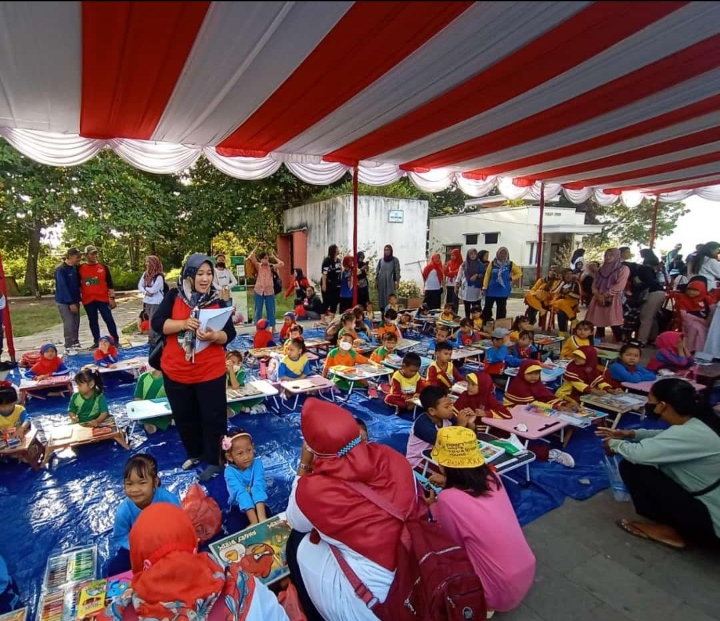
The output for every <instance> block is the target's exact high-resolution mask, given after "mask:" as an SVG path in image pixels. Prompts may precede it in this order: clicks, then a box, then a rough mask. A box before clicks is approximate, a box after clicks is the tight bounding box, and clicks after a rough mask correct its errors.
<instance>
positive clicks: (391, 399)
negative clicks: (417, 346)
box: [385, 352, 425, 410]
mask: <svg viewBox="0 0 720 621" xmlns="http://www.w3.org/2000/svg"><path fill="white" fill-rule="evenodd" d="M420 364H421V360H420V356H419V355H418V354H416V353H414V352H408V353H407V354H405V357H404V358H403V361H402V368H401V369H400V370H399V371H395V373H393V376H392V380H391V381H390V394H389V395H388V396H387V397H385V403H387V404H388V405H389V406H392V407H396V408H398V409H399V410H412V409H413V408H414V407H415V405H414V404H413V399H415V398H416V397H417V396H418V393H419V392H420V391H421V390H422V389H423V388H424V387H425V382H424V381H423V380H422V378H421V377H420V373H419V371H420Z"/></svg>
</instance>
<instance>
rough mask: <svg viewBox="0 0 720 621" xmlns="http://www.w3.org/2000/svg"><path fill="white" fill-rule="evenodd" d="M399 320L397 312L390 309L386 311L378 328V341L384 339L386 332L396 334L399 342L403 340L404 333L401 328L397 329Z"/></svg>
mask: <svg viewBox="0 0 720 621" xmlns="http://www.w3.org/2000/svg"><path fill="white" fill-rule="evenodd" d="M397 318H398V313H397V311H396V310H394V309H392V308H389V309H387V310H386V311H385V314H384V315H383V321H382V323H381V324H380V325H379V326H378V331H377V337H378V339H382V336H383V334H385V333H386V332H394V333H395V334H396V335H397V337H398V341H399V340H401V339H402V337H403V335H402V332H401V331H400V328H398V327H397Z"/></svg>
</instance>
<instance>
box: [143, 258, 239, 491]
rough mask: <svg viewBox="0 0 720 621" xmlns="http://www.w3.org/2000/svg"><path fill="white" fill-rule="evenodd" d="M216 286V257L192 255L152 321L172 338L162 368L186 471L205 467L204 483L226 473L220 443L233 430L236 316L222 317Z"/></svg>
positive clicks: (165, 350) (158, 328)
mask: <svg viewBox="0 0 720 621" xmlns="http://www.w3.org/2000/svg"><path fill="white" fill-rule="evenodd" d="M212 283H213V266H212V262H211V260H210V257H207V256H205V255H203V254H193V255H190V257H189V258H188V260H187V262H186V263H185V265H184V266H183V268H182V272H181V273H180V278H179V280H178V286H177V289H171V290H170V292H169V293H168V294H167V295H166V296H165V298H164V299H163V301H162V304H160V308H158V310H157V312H156V313H155V316H154V317H153V319H152V327H153V330H155V331H156V332H158V333H160V334H164V335H165V336H166V343H165V347H164V349H163V352H162V358H161V361H160V368H161V370H162V373H163V379H164V383H165V392H166V394H167V398H168V401H169V402H170V408H171V409H172V413H173V418H174V419H175V424H176V425H177V429H178V433H179V434H180V439H181V440H182V443H183V446H184V447H185V451H186V452H187V456H188V458H187V459H186V460H185V462H184V463H183V465H182V467H183V470H189V469H190V468H193V467H194V466H196V465H197V464H199V463H200V461H203V462H205V464H206V467H205V470H203V471H202V473H201V474H200V477H199V479H200V481H202V482H205V481H209V480H210V479H211V478H212V477H214V476H215V475H217V474H219V473H220V471H221V468H220V441H221V440H222V437H223V435H225V433H226V431H227V399H226V396H225V351H224V347H225V345H226V344H227V343H229V342H230V341H232V340H233V339H234V338H235V328H234V327H233V323H232V317H231V315H230V313H227V317H226V318H225V317H224V313H222V312H221V311H220V312H218V311H219V309H224V307H225V303H224V302H223V301H222V300H220V298H219V297H218V292H217V290H216V289H215V287H213V284H212ZM213 310H214V311H215V312H212V311H213ZM227 310H230V309H227ZM223 319H225V320H224V323H223ZM219 324H222V325H219Z"/></svg>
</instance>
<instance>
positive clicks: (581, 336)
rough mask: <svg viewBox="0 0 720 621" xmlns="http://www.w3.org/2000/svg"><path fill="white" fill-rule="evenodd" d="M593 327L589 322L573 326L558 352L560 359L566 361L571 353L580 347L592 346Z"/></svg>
mask: <svg viewBox="0 0 720 621" xmlns="http://www.w3.org/2000/svg"><path fill="white" fill-rule="evenodd" d="M594 331H595V326H594V325H593V324H592V323H591V322H589V321H579V322H578V323H577V324H576V325H575V329H574V330H573V333H572V334H571V335H570V336H569V337H568V339H567V340H566V341H565V343H564V344H563V346H562V349H561V350H560V358H563V359H564V360H568V359H570V358H572V355H573V352H574V351H576V350H578V349H580V348H581V347H587V346H588V345H592V344H593V332H594Z"/></svg>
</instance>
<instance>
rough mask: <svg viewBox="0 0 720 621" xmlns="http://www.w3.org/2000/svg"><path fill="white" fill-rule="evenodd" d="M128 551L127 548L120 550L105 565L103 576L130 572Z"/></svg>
mask: <svg viewBox="0 0 720 621" xmlns="http://www.w3.org/2000/svg"><path fill="white" fill-rule="evenodd" d="M130 569H131V565H130V550H128V549H127V548H120V549H119V550H118V551H117V552H116V553H115V556H113V557H112V558H111V559H110V560H109V561H108V564H107V565H106V568H105V575H106V576H117V575H118V574H124V573H125V572H126V571H130Z"/></svg>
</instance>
